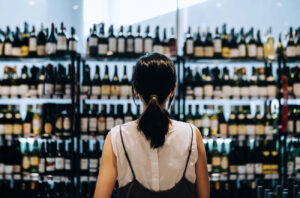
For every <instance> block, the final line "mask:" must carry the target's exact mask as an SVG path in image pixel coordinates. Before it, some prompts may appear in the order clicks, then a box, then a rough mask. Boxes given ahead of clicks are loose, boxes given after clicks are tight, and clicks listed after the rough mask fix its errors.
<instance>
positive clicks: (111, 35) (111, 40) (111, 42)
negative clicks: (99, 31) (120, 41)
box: [107, 25, 117, 56]
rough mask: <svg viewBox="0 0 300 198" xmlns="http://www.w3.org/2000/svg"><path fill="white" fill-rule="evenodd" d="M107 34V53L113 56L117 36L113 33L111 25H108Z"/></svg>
mask: <svg viewBox="0 0 300 198" xmlns="http://www.w3.org/2000/svg"><path fill="white" fill-rule="evenodd" d="M108 32H109V35H108V53H107V54H108V55H109V56H113V55H115V53H116V52H117V38H116V37H115V35H114V27H113V25H111V26H110V27H109V31H108Z"/></svg>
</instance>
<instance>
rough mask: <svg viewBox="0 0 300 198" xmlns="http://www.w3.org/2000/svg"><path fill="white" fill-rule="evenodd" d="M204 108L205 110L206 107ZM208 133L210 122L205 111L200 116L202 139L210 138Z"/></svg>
mask: <svg viewBox="0 0 300 198" xmlns="http://www.w3.org/2000/svg"><path fill="white" fill-rule="evenodd" d="M204 108H207V106H204ZM210 132H211V120H210V118H209V116H208V114H207V111H205V113H204V114H203V116H202V131H201V133H202V135H203V136H204V137H208V136H210Z"/></svg>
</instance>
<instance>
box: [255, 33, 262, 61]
mask: <svg viewBox="0 0 300 198" xmlns="http://www.w3.org/2000/svg"><path fill="white" fill-rule="evenodd" d="M256 57H257V59H263V58H264V48H263V44H262V42H261V39H260V30H258V31H257V42H256Z"/></svg>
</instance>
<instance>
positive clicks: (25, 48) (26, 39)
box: [21, 22, 29, 57]
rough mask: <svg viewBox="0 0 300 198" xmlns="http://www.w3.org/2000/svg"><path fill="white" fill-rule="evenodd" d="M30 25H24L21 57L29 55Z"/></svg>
mask: <svg viewBox="0 0 300 198" xmlns="http://www.w3.org/2000/svg"><path fill="white" fill-rule="evenodd" d="M28 34H29V32H28V24H27V23H26V22H25V23H24V32H23V33H22V42H21V56H22V57H27V56H28V55H29V37H28Z"/></svg>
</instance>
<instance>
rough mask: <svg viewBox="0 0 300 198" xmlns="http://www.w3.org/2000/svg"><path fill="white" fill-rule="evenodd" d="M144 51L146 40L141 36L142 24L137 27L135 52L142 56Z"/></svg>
mask: <svg viewBox="0 0 300 198" xmlns="http://www.w3.org/2000/svg"><path fill="white" fill-rule="evenodd" d="M143 52H144V40H143V38H142V36H141V26H140V25H138V27H137V35H136V36H135V38H134V54H135V55H136V56H140V55H141V54H143Z"/></svg>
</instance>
